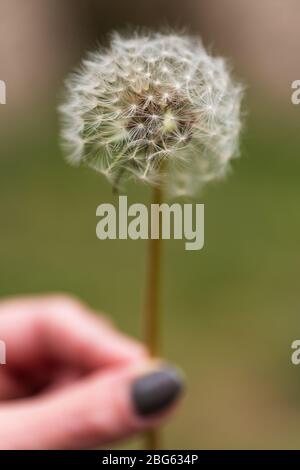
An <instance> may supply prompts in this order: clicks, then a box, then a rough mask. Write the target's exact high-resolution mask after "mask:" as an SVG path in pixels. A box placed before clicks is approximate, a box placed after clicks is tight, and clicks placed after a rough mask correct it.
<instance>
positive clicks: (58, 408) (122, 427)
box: [0, 295, 171, 450]
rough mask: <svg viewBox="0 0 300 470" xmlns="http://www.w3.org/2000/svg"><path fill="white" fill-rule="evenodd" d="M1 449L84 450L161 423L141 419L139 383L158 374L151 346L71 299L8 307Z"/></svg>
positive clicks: (1, 326)
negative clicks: (135, 387) (135, 386)
mask: <svg viewBox="0 0 300 470" xmlns="http://www.w3.org/2000/svg"><path fill="white" fill-rule="evenodd" d="M0 339H1V340H2V341H4V342H5V343H6V352H7V364H5V365H1V366H0V449H34V450H37V449H82V448H92V447H96V446H101V444H106V443H111V442H113V441H115V440H118V439H121V438H124V437H128V436H130V435H133V434H135V433H137V432H140V431H144V430H146V429H149V428H152V427H155V426H157V425H158V424H160V422H161V421H163V420H164V419H165V418H166V417H167V416H168V414H169V413H170V412H171V410H168V411H167V412H164V413H160V414H158V415H156V416H155V417H151V418H146V419H145V418H144V419H142V418H140V417H138V416H137V415H136V414H135V412H134V408H133V405H132V402H131V399H130V387H131V383H132V381H133V380H134V379H135V378H137V377H138V376H140V375H142V374H145V373H147V372H149V369H151V368H152V369H153V363H152V362H151V361H150V359H149V358H148V357H147V353H146V352H145V350H144V348H143V346H142V345H141V344H139V343H138V342H136V341H135V340H132V339H130V338H128V337H126V336H125V335H123V334H122V333H120V332H118V331H117V330H116V329H115V327H114V326H113V325H112V324H111V323H110V322H109V321H108V320H107V319H106V318H105V317H104V316H99V315H97V316H96V315H95V314H94V312H92V311H91V310H90V309H89V308H88V307H87V306H85V305H84V304H82V303H81V302H80V301H78V300H77V299H74V298H72V297H68V296H64V295H51V296H41V297H32V298H30V297H25V298H17V299H12V300H5V301H2V302H0Z"/></svg>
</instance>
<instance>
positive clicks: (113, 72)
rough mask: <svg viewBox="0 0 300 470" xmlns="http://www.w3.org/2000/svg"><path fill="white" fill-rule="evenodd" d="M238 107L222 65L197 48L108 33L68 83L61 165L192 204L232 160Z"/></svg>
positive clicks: (195, 42) (190, 40)
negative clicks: (140, 184) (154, 188)
mask: <svg viewBox="0 0 300 470" xmlns="http://www.w3.org/2000/svg"><path fill="white" fill-rule="evenodd" d="M241 98H242V87H241V86H240V85H239V84H237V83H236V82H235V81H234V80H233V79H232V77H231V75H230V72H229V70H228V67H227V64H226V62H225V61H224V59H222V58H215V57H212V56H210V55H209V54H208V53H207V52H206V50H205V48H204V47H203V45H202V42H201V40H200V39H197V38H194V37H189V36H183V35H176V34H162V33H154V32H153V33H147V34H142V35H138V34H135V35H134V36H132V37H131V38H128V37H123V36H121V35H119V34H114V35H113V36H112V39H111V43H110V46H109V48H108V49H99V50H97V51H95V52H93V53H90V54H89V55H88V57H87V58H86V59H85V60H84V61H83V62H82V66H81V68H80V69H79V70H78V71H77V72H75V73H74V74H72V76H71V77H69V78H68V79H67V81H66V97H65V102H64V104H63V105H62V106H61V107H60V113H61V116H62V137H63V142H64V146H65V149H66V153H67V158H68V160H69V162H70V163H72V164H80V163H84V164H86V165H88V166H90V167H92V168H93V169H95V170H97V171H99V172H101V173H103V174H104V175H105V176H106V177H107V178H108V179H109V180H110V181H111V182H112V183H113V184H114V185H115V186H117V187H119V186H120V185H122V184H123V183H124V182H125V181H126V180H128V179H129V178H135V179H140V180H143V181H146V182H148V183H149V184H157V185H163V186H164V187H165V189H166V191H167V192H168V193H169V194H170V195H182V194H189V195H193V194H194V193H196V192H197V191H198V190H199V189H200V188H201V187H202V186H203V185H204V184H205V183H206V182H208V181H211V180H213V179H216V178H219V177H222V176H223V175H224V174H225V173H226V170H227V169H228V167H229V163H230V160H231V159H232V158H233V157H234V156H237V154H238V141H239V133H240V128H241V120H240V103H241ZM165 162H166V164H165ZM162 169H163V170H162Z"/></svg>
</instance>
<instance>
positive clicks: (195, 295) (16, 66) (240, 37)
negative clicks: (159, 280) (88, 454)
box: [0, 0, 300, 449]
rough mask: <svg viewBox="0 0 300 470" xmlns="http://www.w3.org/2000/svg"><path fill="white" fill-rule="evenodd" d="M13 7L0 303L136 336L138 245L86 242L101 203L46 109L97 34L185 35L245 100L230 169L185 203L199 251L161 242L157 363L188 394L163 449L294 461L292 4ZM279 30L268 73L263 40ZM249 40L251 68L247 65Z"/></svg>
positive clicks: (142, 197)
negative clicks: (171, 29)
mask: <svg viewBox="0 0 300 470" xmlns="http://www.w3.org/2000/svg"><path fill="white" fill-rule="evenodd" d="M22 3H23V2H22V1H21V0H13V1H10V2H9V1H8V0H0V18H1V20H0V22H1V23H2V26H5V28H4V29H3V28H2V29H1V28H0V29H1V33H0V39H1V35H2V37H3V38H5V39H6V40H5V41H4V44H3V41H0V43H1V45H0V79H3V80H5V81H6V83H7V104H6V105H5V106H0V120H1V126H0V195H1V197H0V293H1V296H2V297H5V296H12V295H17V294H18V295H19V294H23V293H26V294H33V293H40V292H50V291H66V292H70V293H73V294H75V295H76V296H79V297H80V298H82V299H84V300H85V301H86V302H88V303H89V304H91V305H92V306H93V307H95V308H96V309H99V310H103V311H105V312H108V313H109V314H110V315H111V317H112V318H113V320H114V321H115V323H116V324H117V325H118V326H119V327H120V328H121V329H122V330H123V331H125V332H127V333H129V334H132V335H134V336H137V337H141V331H142V318H141V310H142V305H143V289H144V283H143V279H144V270H145V269H144V264H145V256H146V243H145V242H142V241H130V240H128V241H105V242H104V241H99V240H97V238H96V235H95V227H96V216H95V211H96V207H97V206H98V205H99V204H100V203H102V202H114V201H116V199H115V196H113V195H112V193H111V187H110V186H109V184H108V183H107V182H106V181H105V180H104V179H103V178H101V177H99V176H98V175H96V174H94V173H92V172H91V171H90V170H88V169H85V168H81V169H74V168H71V167H69V166H67V164H66V163H65V162H64V160H63V156H62V153H61V150H60V148H59V137H58V134H59V125H58V122H57V116H56V106H57V102H58V101H59V94H60V90H61V86H62V80H63V77H64V75H65V74H66V73H67V72H68V71H69V70H70V69H71V68H72V66H73V64H75V63H76V61H77V60H78V58H79V57H80V56H81V55H82V53H83V52H84V50H85V49H86V47H90V46H91V45H93V44H95V42H96V40H97V39H101V38H102V37H103V36H105V33H106V32H107V31H108V30H109V29H110V28H111V27H116V26H120V27H122V26H125V25H126V24H127V23H128V22H130V23H132V24H135V23H140V24H147V25H150V26H151V25H158V24H167V23H168V24H170V25H171V26H172V25H173V24H174V25H176V26H182V25H186V27H187V29H188V30H189V29H190V30H191V31H193V32H199V33H200V34H202V35H203V36H204V39H205V41H206V42H207V43H208V44H213V49H214V50H216V51H217V52H222V53H223V52H224V53H225V54H226V55H227V56H229V57H230V58H231V62H232V63H233V65H234V68H235V69H236V70H237V72H238V74H239V76H240V77H241V79H242V80H243V81H244V82H245V83H247V84H248V93H247V98H246V100H245V102H244V109H245V118H244V119H245V129H244V133H243V137H242V145H241V147H242V157H241V158H240V159H238V160H235V161H234V164H233V171H232V173H231V174H230V175H229V177H228V178H227V179H226V181H223V182H222V183H218V184H215V185H214V184H212V185H211V186H209V187H208V188H207V189H206V190H205V191H204V192H203V194H202V196H201V197H200V198H199V200H197V202H204V203H205V240H206V241H205V247H204V249H203V250H202V251H199V252H188V251H185V250H184V243H183V242H182V241H170V242H169V241H167V242H165V243H164V274H163V287H164V299H163V308H162V312H163V322H162V323H163V324H162V330H163V356H164V357H167V358H168V359H169V360H170V361H172V362H174V363H176V364H178V365H179V366H180V367H182V368H183V370H184V371H185V373H186V378H187V385H188V387H187V393H186V396H185V398H184V400H183V404H182V406H181V409H180V410H179V412H178V413H177V416H176V417H175V418H174V419H173V420H172V422H171V423H170V424H168V425H167V426H166V428H165V431H164V446H165V447H166V448H181V449H184V448H186V449H192V448H196V449H214V448H221V449H230V448H231V449H239V448H264V449H266V448H275V449H276V448H299V446H300V375H299V374H300V370H298V369H297V367H296V366H293V365H292V364H291V361H290V355H291V343H292V341H293V340H294V339H298V338H299V337H300V321H299V309H300V305H299V304H300V294H299V272H300V268H299V266H300V251H299V241H300V221H299V201H300V186H299V175H300V160H299V148H300V135H299V118H300V107H299V108H298V109H297V107H295V106H292V104H291V103H290V91H291V90H290V85H291V81H292V80H295V79H297V78H298V79H299V73H300V71H299V69H298V77H297V69H296V66H295V60H296V59H295V58H293V57H291V58H290V62H289V61H288V59H287V57H286V56H287V55H288V54H290V53H291V52H292V51H293V47H294V46H295V48H296V45H297V44H299V41H300V33H299V32H298V28H297V24H298V21H299V19H300V9H299V3H297V2H294V1H293V0H289V1H286V2H273V3H272V2H270V1H267V0H265V1H263V2H261V1H259V0H255V1H254V2H252V1H251V2H250V0H248V1H245V2H237V1H233V0H226V1H224V2H222V5H223V6H222V8H223V10H224V15H225V16H224V17H223V18H224V20H223V22H221V23H220V17H222V12H220V8H221V2H217V1H216V0H214V1H213V2H209V0H207V1H204V0H203V1H201V2H197V1H196V0H194V1H192V0H189V1H188V2H184V3H186V6H185V8H184V9H183V6H182V4H181V2H177V1H174V3H171V2H170V1H166V2H163V1H161V2H160V3H158V2H156V1H154V2H153V9H151V11H150V10H149V11H148V7H146V6H145V5H142V6H141V5H140V4H141V3H142V2H140V3H138V2H135V1H128V2H122V3H121V1H119V2H118V1H117V0H115V1H110V2H102V3H101V2H100V1H98V2H97V1H96V0H94V1H92V0H91V1H88V2H85V3H84V2H81V1H78V3H77V5H76V8H74V3H72V2H69V1H68V0H64V1H62V2H57V1H53V2H49V1H47V0H41V1H36V0H30V1H29V0H28V2H27V8H28V4H30V8H29V12H28V11H27V10H26V11H25V9H24V7H23V10H22V6H21V5H22ZM24 3H25V2H24ZM241 3H243V4H244V10H243V9H242V7H241ZM283 3H284V7H283ZM124 4H126V8H125V6H124ZM275 4H280V8H279V7H278V8H277V9H276V8H274V5H275ZM41 5H42V6H43V10H41ZM72 5H73V7H72ZM155 5H156V6H158V5H161V6H160V8H163V7H162V6H164V8H163V10H161V11H157V9H155V8H154V7H155ZM172 5H173V7H172ZM251 5H252V6H251ZM272 5H273V7H272ZM117 6H119V9H117V8H116V7H117ZM13 7H15V10H14V8H13ZM213 7H214V8H213ZM176 8H177V10H176ZM247 8H248V10H249V11H250V10H251V12H252V16H251V14H250V13H249V11H247ZM255 8H256V10H255ZM20 9H21V11H20ZM245 10H246V11H245ZM277 10H278V11H277ZM162 11H163V13H162ZM255 11H256V13H255ZM45 12H46V13H47V14H46V13H45ZM150 13H151V14H150ZM176 13H177V16H176ZM196 13H197V14H196ZM263 14H265V18H268V15H273V16H272V19H273V22H272V24H273V28H275V31H273V30H272V31H267V32H266V31H265V30H264V28H262V27H261V26H260V23H259V22H258V23H257V22H256V23H255V22H254V24H253V25H252V29H251V27H249V25H248V27H246V26H245V25H246V24H248V23H246V19H247V20H248V21H249V22H250V21H251V18H252V17H253V21H254V19H255V18H256V19H257V17H258V16H259V17H261V15H263ZM288 14H290V17H289V16H288ZM22 15H23V16H22ZM34 15H36V16H34ZM39 15H40V16H39ZM149 15H150V16H149ZM151 15H152V16H151ZM197 15H198V16H197ZM242 15H244V16H242ZM276 15H277V16H276ZM297 15H298V16H297ZM41 16H42V18H43V21H44V22H45V24H44V26H43V23H42V25H41ZM295 17H296V19H297V21H296V20H295ZM226 18H227V21H226ZM241 18H244V21H245V23H243V21H241V20H240V19H241ZM287 18H290V21H289V22H287V24H285V23H286V21H285V20H286V19H287ZM293 19H294V23H291V21H293ZM37 24H38V26H37ZM79 24H81V26H82V27H81V28H79V29H78V25H79ZM204 24H205V27H204V26H203V25H204ZM293 24H295V31H294V30H293ZM18 25H19V27H21V33H20V31H19V29H20V28H18ZM210 25H211V27H210ZM285 25H286V41H285V42H284V37H285V36H282V37H281V48H280V50H279V49H278V48H277V52H276V60H277V61H275V62H274V61H272V60H271V59H270V57H271V58H272V57H273V58H274V57H275V55H274V54H275V53H274V50H273V48H275V49H276V44H275V45H274V38H275V37H277V34H276V33H279V32H281V33H282V31H283V29H284V26H285ZM0 26H1V25H0ZM14 28H15V29H14ZM22 28H23V30H22ZM45 28H46V29H45ZM276 28H277V29H276ZM259 34H261V36H259ZM263 34H266V36H265V38H264V37H263ZM257 36H259V40H260V41H261V44H262V47H263V48H264V54H265V56H263V55H262V52H261V51H259V52H258V51H257V54H256V55H255V53H253V54H252V55H251V50H252V48H253V45H252V42H253V41H258V38H257ZM230 38H232V39H230ZM18 41H19V42H18ZM53 41H54V42H53ZM251 41H252V42H251ZM36 42H38V43H39V44H38V47H37V45H36ZM249 44H250V45H249ZM292 46H293V47H292ZM7 50H9V51H10V55H9V54H8V53H7ZM47 51H50V58H49V54H47ZM26 53H27V54H28V55H27V56H26V58H25V59H24V54H25V55H26ZM1 54H2V55H1ZM245 55H246V57H245ZM263 57H265V61H264V60H263ZM274 60H275V59H274ZM265 62H266V64H265ZM289 64H290V68H288V65H289ZM25 65H26V66H27V68H26V67H25ZM265 65H266V66H267V67H266V69H264V66H265ZM272 67H273V68H272ZM276 67H277V68H276ZM282 69H284V70H282ZM50 72H51V73H50ZM280 72H281V73H282V74H281V75H280ZM149 195H150V193H149V190H147V188H141V187H139V186H133V187H132V188H131V189H130V192H129V194H128V196H129V199H130V201H129V202H134V201H139V202H145V203H146V202H147V201H148V199H149ZM0 333H1V332H0ZM138 445H140V443H139V440H134V441H130V442H128V443H122V444H120V445H119V446H118V445H117V446H116V447H117V448H118V447H120V446H122V447H133V446H134V447H136V446H138Z"/></svg>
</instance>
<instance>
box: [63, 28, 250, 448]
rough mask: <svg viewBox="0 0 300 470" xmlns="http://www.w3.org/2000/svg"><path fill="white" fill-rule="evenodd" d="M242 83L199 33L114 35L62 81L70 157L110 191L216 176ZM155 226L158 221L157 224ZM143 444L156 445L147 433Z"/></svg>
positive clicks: (190, 183) (185, 184)
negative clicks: (137, 183)
mask: <svg viewBox="0 0 300 470" xmlns="http://www.w3.org/2000/svg"><path fill="white" fill-rule="evenodd" d="M241 97H242V87H241V86H240V85H239V84H237V83H236V82H235V81H234V80H233V79H232V77H231V74H230V72H229V69H228V66H227V64H226V62H225V61H224V59H222V58H218V57H217V58H216V57H212V56H210V55H209V54H208V53H207V51H206V50H205V48H204V47H203V45H202V42H201V40H200V39H198V38H194V37H189V36H183V35H177V34H162V33H157V32H151V33H147V34H142V35H139V34H135V35H133V36H132V37H123V36H121V35H119V34H114V35H113V36H112V39H111V44H110V46H109V48H107V49H99V50H97V51H95V52H93V53H90V54H89V55H88V56H87V57H86V59H85V60H83V62H82V65H81V68H80V69H79V70H78V71H77V72H76V73H74V74H73V75H72V76H71V77H70V78H69V79H67V81H66V98H65V102H64V104H63V105H62V106H61V107H60V112H61V115H62V120H63V126H62V137H63V142H64V147H65V149H66V153H67V158H68V161H69V162H70V163H72V164H74V165H79V164H81V163H83V164H85V165H87V166H89V167H91V168H93V169H94V170H96V171H98V172H100V173H102V174H103V175H105V177H106V178H108V179H109V180H110V182H111V183H112V185H113V187H114V188H115V189H116V190H120V189H122V188H123V187H125V185H126V182H127V181H128V180H130V179H133V180H137V181H142V182H144V183H147V184H149V185H151V186H153V188H154V191H153V202H154V203H156V204H160V203H161V202H162V200H163V194H165V195H167V196H169V197H171V196H182V195H188V196H194V195H195V194H197V193H198V192H199V190H200V189H201V188H202V187H203V185H204V184H205V183H207V182H209V181H211V180H214V179H218V178H221V177H223V176H224V175H225V174H226V172H227V170H228V168H229V165H230V161H231V159H232V158H233V157H235V156H237V155H238V140H239V133H240V128H241V121H240V103H241ZM159 229H160V227H159ZM160 239H161V237H159V238H158V239H151V238H150V240H149V258H148V277H147V292H146V305H145V323H146V342H147V345H148V348H149V351H150V353H151V354H152V355H153V356H157V355H158V351H159V347H158V336H159V335H158V333H159V309H158V304H159V298H158V297H159V296H158V294H159V284H160V281H159V274H160V258H161V253H160V252H161V240H160ZM148 446H149V448H152V449H156V448H159V444H158V441H157V436H156V434H155V433H150V435H149V440H148Z"/></svg>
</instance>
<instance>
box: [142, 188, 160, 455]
mask: <svg viewBox="0 0 300 470" xmlns="http://www.w3.org/2000/svg"><path fill="white" fill-rule="evenodd" d="M162 199H163V194H162V190H161V188H159V187H154V189H153V197H152V203H153V204H161V202H162ZM153 223H154V221H153ZM156 223H158V224H159V227H156V228H157V229H158V230H157V232H158V233H159V237H158V238H151V236H150V237H149V241H148V250H149V251H148V261H147V269H148V272H147V284H146V303H145V320H144V321H145V341H146V345H147V347H148V350H149V353H150V356H151V357H153V358H155V357H158V355H159V349H160V348H159V346H160V345H159V343H160V338H159V331H160V310H159V297H160V274H161V248H162V243H161V242H162V240H161V224H160V221H159V218H158V219H157V220H156ZM146 445H147V449H149V450H156V449H159V448H160V439H159V435H158V431H157V430H151V431H149V432H148V433H147V436H146Z"/></svg>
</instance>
